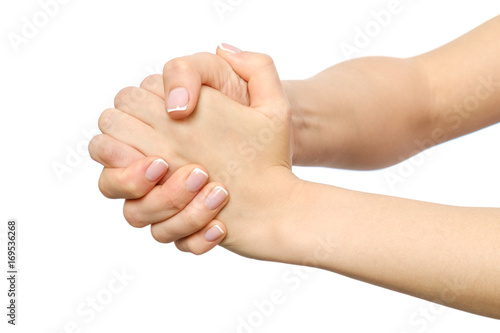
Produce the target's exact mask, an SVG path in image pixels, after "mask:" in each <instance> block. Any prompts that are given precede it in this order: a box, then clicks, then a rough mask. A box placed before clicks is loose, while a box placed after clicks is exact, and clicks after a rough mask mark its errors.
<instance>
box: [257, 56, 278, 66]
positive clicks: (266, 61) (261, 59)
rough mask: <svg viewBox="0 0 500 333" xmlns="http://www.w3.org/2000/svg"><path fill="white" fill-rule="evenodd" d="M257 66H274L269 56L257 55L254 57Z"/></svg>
mask: <svg viewBox="0 0 500 333" xmlns="http://www.w3.org/2000/svg"><path fill="white" fill-rule="evenodd" d="M254 61H256V62H257V64H258V65H259V66H262V67H264V66H271V65H274V60H273V58H271V56H270V55H267V54H264V53H259V54H256V55H255V60H254Z"/></svg>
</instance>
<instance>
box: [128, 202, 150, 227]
mask: <svg viewBox="0 0 500 333" xmlns="http://www.w3.org/2000/svg"><path fill="white" fill-rule="evenodd" d="M123 217H124V218H125V220H126V221H127V222H128V224H130V225H131V226H133V227H135V228H143V227H145V226H146V225H147V224H146V223H145V222H144V220H143V218H142V216H141V215H140V214H139V212H138V211H137V209H135V208H134V207H131V206H130V205H128V204H127V202H125V205H124V206H123Z"/></svg>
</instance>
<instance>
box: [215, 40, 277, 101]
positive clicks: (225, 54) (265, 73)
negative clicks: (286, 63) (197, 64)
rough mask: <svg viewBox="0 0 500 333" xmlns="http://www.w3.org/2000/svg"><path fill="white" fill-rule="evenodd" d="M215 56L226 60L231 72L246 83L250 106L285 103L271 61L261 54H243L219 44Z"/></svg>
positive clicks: (268, 57) (228, 46) (233, 48)
mask: <svg viewBox="0 0 500 333" xmlns="http://www.w3.org/2000/svg"><path fill="white" fill-rule="evenodd" d="M217 55H219V56H220V57H222V58H223V59H224V60H226V61H227V62H228V63H229V65H231V67H232V68H233V70H234V71H235V72H236V73H237V74H238V75H239V76H241V78H243V80H245V81H247V82H248V91H249V94H250V96H251V100H250V106H252V107H257V108H258V107H263V106H272V105H276V104H277V103H280V104H279V105H280V106H281V104H282V103H283V102H285V101H286V97H285V93H284V91H283V88H282V86H281V81H280V78H279V75H278V72H277V70H276V67H275V66H274V62H273V59H272V58H271V57H270V56H268V55H266V54H261V53H253V52H243V51H240V50H238V49H236V48H235V47H233V46H230V45H227V44H221V47H218V48H217Z"/></svg>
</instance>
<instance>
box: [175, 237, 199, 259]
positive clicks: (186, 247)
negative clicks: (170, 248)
mask: <svg viewBox="0 0 500 333" xmlns="http://www.w3.org/2000/svg"><path fill="white" fill-rule="evenodd" d="M177 248H178V249H180V250H181V251H183V252H191V253H192V254H194V255H197V256H199V255H201V254H203V253H205V252H206V251H204V249H203V248H201V247H200V246H198V243H196V241H195V240H194V239H190V238H186V240H185V241H184V242H183V244H182V246H181V247H179V246H178V247H177Z"/></svg>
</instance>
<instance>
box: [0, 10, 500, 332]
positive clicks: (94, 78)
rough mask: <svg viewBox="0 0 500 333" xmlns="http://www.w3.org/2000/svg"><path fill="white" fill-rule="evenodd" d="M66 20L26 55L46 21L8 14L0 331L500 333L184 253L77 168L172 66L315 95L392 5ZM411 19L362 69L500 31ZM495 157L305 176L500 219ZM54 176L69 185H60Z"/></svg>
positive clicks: (294, 273) (487, 143) (428, 15)
mask: <svg viewBox="0 0 500 333" xmlns="http://www.w3.org/2000/svg"><path fill="white" fill-rule="evenodd" d="M47 1H48V0H44V1H42V2H47ZM61 2H62V0H61ZM66 2H67V3H66V4H60V5H59V8H58V10H57V12H55V13H54V15H53V17H50V19H49V20H48V21H47V22H43V20H41V21H39V22H38V23H39V25H44V26H42V27H41V28H39V30H38V32H37V33H36V34H35V33H33V36H30V38H27V40H26V42H27V43H25V44H22V45H19V47H18V50H17V52H16V48H15V47H13V45H12V43H11V42H10V41H9V39H8V36H12V34H18V35H21V33H22V28H23V25H25V21H23V18H26V19H27V20H28V21H31V22H33V16H35V17H38V16H37V15H38V14H40V11H42V7H41V5H40V3H39V2H37V1H35V0H24V1H9V2H7V1H2V2H1V4H0V22H1V23H0V28H1V32H0V36H1V38H0V44H1V45H0V55H1V58H0V59H1V61H0V96H1V97H0V115H1V119H0V147H1V153H2V155H1V156H2V157H1V160H0V221H1V223H2V224H1V228H2V229H0V230H1V233H0V242H1V244H0V246H1V247H0V248H1V252H0V253H1V254H0V262H1V264H0V267H2V271H3V272H5V271H6V269H5V268H4V267H5V262H6V255H5V252H6V251H5V238H4V237H5V225H6V222H7V220H8V219H9V218H17V219H18V220H19V228H20V232H19V246H20V253H19V267H20V275H19V286H18V287H19V299H18V302H19V309H18V322H19V325H18V326H17V327H15V328H12V327H10V326H9V327H8V325H7V324H6V319H7V317H6V316H5V313H6V309H5V306H4V304H6V302H7V296H6V290H7V285H6V280H5V278H2V279H1V282H0V288H1V289H0V304H1V308H2V309H3V310H1V311H0V318H1V319H0V321H1V323H0V331H2V332H5V331H7V330H5V328H6V327H8V332H11V331H12V332H42V333H60V332H222V333H226V332H227V333H229V332H238V325H240V324H241V320H244V321H245V322H247V323H248V322H249V320H250V323H252V325H253V326H248V327H247V328H240V330H239V331H240V332H246V333H248V332H337V331H339V332H362V331H364V332H366V331H368V332H389V333H403V332H406V333H416V332H419V333H422V332H470V331H475V332H498V331H499V330H500V323H499V322H498V321H495V320H492V319H487V318H482V317H479V316H475V315H471V314H467V313H464V312H460V311H456V310H452V309H448V308H444V307H434V306H432V305H431V304H430V303H428V302H425V301H422V300H419V299H416V298H412V297H409V296H406V295H401V294H398V293H395V292H392V291H387V290H384V289H382V288H378V287H374V286H371V285H367V284H365V283H362V282H358V281H355V280H351V279H348V278H345V277H342V276H339V275H336V274H333V273H330V272H324V271H317V270H310V269H308V270H307V271H305V270H303V269H299V270H298V268H294V267H292V266H288V265H283V264H277V263H267V262H258V261H254V260H249V259H245V258H242V257H239V256H237V255H235V254H233V253H230V252H228V251H226V250H224V249H222V248H217V249H216V250H214V251H212V252H211V253H209V254H207V255H204V256H201V257H196V256H193V255H190V254H185V253H180V252H179V251H177V250H176V249H175V247H174V246H173V245H172V244H170V245H162V244H159V243H156V242H155V241H154V240H153V239H152V237H151V236H150V234H149V230H148V229H144V230H138V229H134V228H132V227H130V226H129V225H128V224H127V222H126V221H125V220H124V219H123V217H122V214H121V205H122V202H121V201H111V200H108V199H105V198H104V197H103V196H102V195H101V194H100V193H99V191H98V189H97V179H98V176H99V173H100V170H101V168H100V166H99V165H97V163H95V162H93V161H92V160H91V159H90V158H89V157H88V154H87V153H85V152H83V153H80V155H81V156H80V155H77V156H78V157H75V156H72V157H71V154H79V153H78V150H82V149H81V148H82V147H84V148H85V145H86V143H88V141H89V140H88V138H87V137H86V135H85V134H84V133H85V132H93V131H95V130H96V128H97V118H98V117H99V114H100V113H101V112H102V111H103V110H104V109H106V108H108V107H111V106H112V102H113V97H114V95H115V94H116V93H117V92H118V91H119V90H120V89H121V88H123V87H125V86H129V85H138V84H139V83H140V81H141V80H142V79H143V78H144V77H145V76H147V75H149V74H152V73H156V72H158V73H159V72H160V71H161V68H162V67H163V64H164V63H165V62H166V61H167V60H169V59H172V58H174V57H178V56H182V55H188V54H192V53H195V52H200V51H210V52H213V51H214V50H215V47H216V46H217V44H218V43H219V42H228V43H231V44H234V45H236V46H238V47H240V48H242V49H245V50H252V51H258V52H264V53H268V54H270V55H272V56H273V58H274V59H275V61H276V64H277V66H278V70H279V72H280V74H281V77H282V78H283V79H301V78H306V77H309V76H311V75H313V74H315V73H317V72H318V71H320V70H322V69H324V68H326V67H328V66H331V65H333V64H335V63H338V62H341V61H343V60H345V58H344V55H343V54H342V51H341V49H340V45H341V43H342V42H345V43H350V44H352V43H353V39H354V36H355V28H356V27H359V28H364V27H365V25H366V24H368V23H369V22H370V21H372V20H373V18H372V17H371V16H370V13H371V11H380V10H382V9H384V8H387V6H388V4H389V2H390V1H389V0H383V1H381V0H377V1H373V0H370V1H368V0H363V1H347V0H345V1H326V0H325V1H319V0H314V1H311V0H308V1H290V0H287V1H285V0H283V1H273V2H271V1H268V0H252V1H250V0H248V1H245V0H242V1H240V0H232V1H228V2H229V3H231V4H232V5H231V6H232V7H231V10H230V11H227V12H225V13H224V15H223V16H222V18H223V19H222V18H221V16H220V15H219V14H218V13H217V11H216V10H215V9H214V7H213V4H214V1H213V0H203V1H202V0H197V1H180V0H178V1H153V0H141V1H130V0H109V1H96V0H87V1H78V0H70V1H66ZM222 2H223V3H227V1H226V0H224V1H222ZM401 8H402V10H401V11H400V13H398V14H397V15H394V16H393V17H392V19H391V22H390V23H389V24H388V25H387V26H386V27H383V28H382V29H381V31H380V32H379V33H378V34H377V35H376V36H374V37H373V38H371V42H370V44H369V45H368V46H366V47H363V48H362V49H361V50H360V53H359V55H358V56H368V55H388V56H397V57H406V56H412V55H416V54H419V53H422V52H426V51H428V50H431V49H433V48H435V47H438V46H440V45H442V44H444V43H446V42H448V41H450V40H452V39H454V38H456V37H458V36H460V35H461V34H463V33H465V32H467V31H468V30H470V29H472V28H474V27H475V26H477V25H479V24H481V23H482V22H484V21H486V20H488V19H490V18H492V17H493V16H495V15H497V14H499V13H500V2H496V1H490V0H474V1H453V0H446V1H439V2H438V3H436V1H431V0H418V1H417V0H414V1H410V0H401ZM40 18H41V19H43V16H41V17H38V19H40ZM9 33H11V35H9ZM499 33H500V32H499ZM491 42H492V43H496V42H498V40H494V41H491ZM477 52H478V54H479V53H480V52H481V50H477ZM499 139H500V128H499V127H498V126H492V127H490V128H488V129H485V130H482V131H480V132H478V133H474V134H472V135H468V136H466V137H464V138H460V139H457V140H454V141H453V142H450V143H447V144H444V145H442V146H439V147H437V148H435V149H433V150H432V154H425V155H421V156H420V159H419V160H414V161H413V162H411V163H410V164H406V166H405V167H404V169H403V167H402V165H398V166H394V167H392V168H390V169H386V170H379V171H373V172H353V171H342V170H328V169H321V168H296V169H295V171H296V173H297V174H298V175H299V176H301V177H302V178H305V179H310V180H314V181H318V182H323V183H327V184H332V185H338V186H342V187H346V188H352V189H356V190H362V191H369V192H376V193H384V194H389V195H397V196H403V197H408V198H415V199H420V200H426V201H433V202H439V203H447V204H454V205H470V206H496V207H498V206H499V197H500V196H499V194H500V190H499V189H500V178H499V177H498V170H499V169H500V159H499V157H498V149H497V147H498V142H500V141H499ZM71 152H73V153H71ZM75 152H76V153H75ZM68 158H70V161H69V162H70V164H71V165H68V161H67V159H68ZM58 163H59V164H60V165H66V166H67V168H68V170H69V171H67V172H65V173H64V174H63V175H62V176H61V177H60V178H58V176H57V174H56V172H55V171H54V165H58ZM407 163H409V162H407ZM398 168H399V169H398ZM388 172H393V173H395V174H398V173H399V174H404V182H401V183H398V184H397V186H395V187H393V188H391V187H390V186H389V184H388V182H387V181H386V176H387V174H388ZM471 223H474V221H471ZM438 247H439V244H436V248H438ZM429 259H430V260H432V258H429ZM123 270H124V271H125V272H126V274H127V275H128V276H131V277H133V278H131V279H130V280H129V281H127V282H126V283H125V284H126V286H125V287H123V288H121V289H122V290H120V292H116V293H115V294H111V293H110V291H109V290H108V288H109V287H108V285H109V283H114V282H115V280H114V274H116V272H122V271H123ZM113 272H115V273H113ZM1 276H4V275H3V273H2V275H1ZM113 286H114V287H115V288H118V287H119V286H120V283H115V284H113ZM113 290H114V289H113ZM273 290H278V291H279V292H281V293H283V297H282V298H283V300H284V302H282V304H277V305H275V306H274V309H271V308H269V307H268V308H267V309H266V310H264V311H263V310H258V308H257V306H256V305H255V304H256V303H255V302H258V303H262V302H263V301H264V303H266V301H265V300H269V298H270V295H271V293H272V292H273ZM110 295H111V298H109V296H110ZM92 297H97V298H98V299H100V300H101V302H103V303H106V304H105V305H103V306H102V309H101V308H99V309H100V310H102V311H94V310H92V311H91V310H90V309H91V308H90V307H88V306H87V302H88V300H89V299H90V298H92ZM78 309H80V310H83V311H84V312H83V313H82V312H78ZM259 311H260V312H259ZM263 312H264V313H263ZM421 313H429V315H424V314H421Z"/></svg>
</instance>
